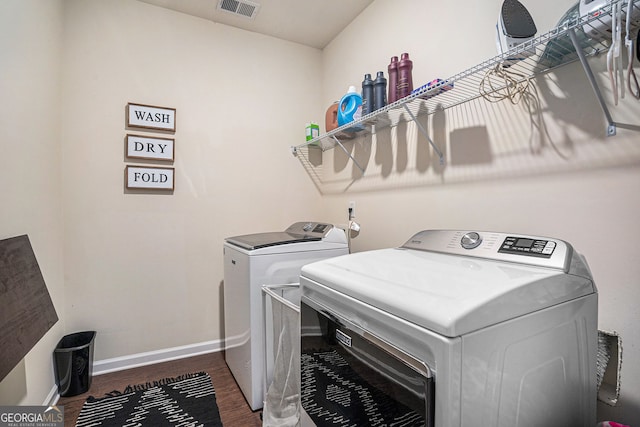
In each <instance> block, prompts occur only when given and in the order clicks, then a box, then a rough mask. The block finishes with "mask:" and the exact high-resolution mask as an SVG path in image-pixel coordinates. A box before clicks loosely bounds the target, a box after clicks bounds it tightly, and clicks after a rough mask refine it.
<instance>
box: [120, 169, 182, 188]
mask: <svg viewBox="0 0 640 427" xmlns="http://www.w3.org/2000/svg"><path fill="white" fill-rule="evenodd" d="M174 175H175V174H174V169H173V168H160V167H152V166H127V167H126V169H125V179H126V180H127V189H145V190H173V187H174V182H175V179H174Z"/></svg>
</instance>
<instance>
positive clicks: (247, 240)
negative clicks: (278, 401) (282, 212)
mask: <svg viewBox="0 0 640 427" xmlns="http://www.w3.org/2000/svg"><path fill="white" fill-rule="evenodd" d="M223 250H224V290H223V293H224V330H225V360H226V362H227V365H228V366H229V369H230V370H231V373H232V374H233V376H234V378H235V380H236V382H237V383H238V385H239V386H240V389H241V390H242V393H243V394H244V396H245V398H246V399H247V402H248V403H249V405H250V406H251V409H253V410H257V409H260V408H261V407H262V405H263V384H262V383H263V372H264V364H265V360H264V324H263V321H264V317H263V306H262V292H261V287H262V285H272V284H286V283H298V280H299V276H300V268H301V267H302V266H303V265H305V264H308V263H310V262H314V261H319V260H322V259H325V258H330V257H335V256H339V255H346V254H348V253H349V249H348V244H347V237H346V235H345V232H344V231H343V230H341V229H339V228H336V227H334V226H333V225H331V224H324V223H318V222H297V223H295V224H292V225H291V226H290V227H288V228H287V229H286V230H285V231H281V232H267V233H257V234H247V235H242V236H235V237H229V238H227V239H225V243H224V247H223Z"/></svg>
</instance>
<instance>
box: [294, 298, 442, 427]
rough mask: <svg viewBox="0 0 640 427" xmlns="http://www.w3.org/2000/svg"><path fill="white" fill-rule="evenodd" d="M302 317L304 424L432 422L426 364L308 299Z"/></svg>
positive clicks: (429, 375)
mask: <svg viewBox="0 0 640 427" xmlns="http://www.w3.org/2000/svg"><path fill="white" fill-rule="evenodd" d="M301 316H302V318H301V322H300V323H301V325H302V326H301V327H302V331H301V365H300V370H301V372H300V373H301V402H302V408H303V409H304V412H305V414H303V421H305V420H306V423H305V422H303V424H302V425H303V426H304V425H311V426H314V425H327V423H330V422H331V420H336V419H338V420H340V422H341V423H344V425H358V426H369V425H403V426H433V423H434V412H433V408H434V404H435V394H434V380H433V375H432V372H431V370H430V369H429V367H428V366H427V365H426V364H424V363H423V362H421V361H419V360H417V359H415V358H414V357H412V356H411V355H409V354H407V353H405V352H403V351H402V350H400V349H398V348H397V347H394V346H392V345H390V344H388V343H387V342H385V341H384V340H382V339H380V338H378V337H376V336H374V335H372V334H370V333H369V332H367V331H365V330H363V329H362V328H359V327H358V326H356V325H354V324H352V323H351V322H349V321H348V320H346V319H343V318H341V317H339V316H336V315H335V314H334V313H331V312H329V311H328V310H326V309H324V308H322V307H319V306H317V305H316V304H315V303H314V302H312V301H310V300H306V299H304V298H303V301H302V303H301ZM341 425H342V424H341Z"/></svg>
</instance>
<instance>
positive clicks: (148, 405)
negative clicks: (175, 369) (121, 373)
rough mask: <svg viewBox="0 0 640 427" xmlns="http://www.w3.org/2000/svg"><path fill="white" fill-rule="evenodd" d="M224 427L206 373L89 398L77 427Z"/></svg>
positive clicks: (214, 394)
mask: <svg viewBox="0 0 640 427" xmlns="http://www.w3.org/2000/svg"><path fill="white" fill-rule="evenodd" d="M177 425H179V426H185V427H186V426H194V427H195V426H204V427H221V426H222V422H221V421H220V414H219V412H218V405H217V404H216V393H215V390H214V389H213V384H211V378H210V377H209V374H207V373H206V372H199V373H196V374H187V375H182V376H180V377H177V378H166V379H163V380H160V381H154V382H153V383H147V384H143V385H137V386H129V387H127V388H126V389H125V391H124V392H122V393H120V392H112V393H110V394H109V395H108V396H106V397H103V398H99V399H96V398H93V397H89V398H88V399H87V401H86V402H85V403H84V405H83V407H82V409H81V410H80V414H79V415H78V421H77V422H76V427H89V426H123V427H124V426H131V427H133V426H150V427H151V426H152V427H159V426H177Z"/></svg>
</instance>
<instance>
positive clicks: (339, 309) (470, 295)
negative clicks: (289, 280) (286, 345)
mask: <svg viewBox="0 0 640 427" xmlns="http://www.w3.org/2000/svg"><path fill="white" fill-rule="evenodd" d="M300 286H301V295H302V296H301V316H302V319H301V328H302V330H301V378H302V380H301V386H302V388H301V401H302V407H303V409H304V411H303V423H302V425H303V426H305V425H326V424H327V422H330V421H329V420H336V419H339V420H341V421H343V422H344V423H345V425H346V424H348V425H358V426H360V425H363V426H365V425H373V424H374V422H375V423H377V424H376V425H403V426H428V427H432V426H437V427H461V426H465V427H475V426H494V427H513V426H520V427H524V426H528V427H538V426H547V425H554V426H587V427H590V426H593V425H595V424H596V384H595V383H596V352H597V351H596V350H597V318H598V314H597V310H598V297H597V290H596V287H595V285H594V283H593V279H592V277H591V273H590V271H589V268H588V266H587V264H586V261H585V260H584V258H583V257H582V256H580V255H579V254H578V253H576V252H575V251H574V250H573V248H572V246H571V245H570V244H569V243H567V242H564V241H562V240H559V239H553V238H548V237H536V236H527V235H520V234H503V233H494V232H465V231H447V230H436V231H423V232H420V233H418V234H416V235H415V236H413V237H412V238H411V239H410V240H409V241H407V242H406V243H405V244H404V245H403V246H402V247H400V248H390V249H381V250H375V251H369V252H361V253H356V254H351V255H348V256H344V257H340V258H335V259H330V260H324V261H319V262H316V263H313V264H309V265H306V266H305V267H303V269H302V273H301V277H300Z"/></svg>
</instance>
